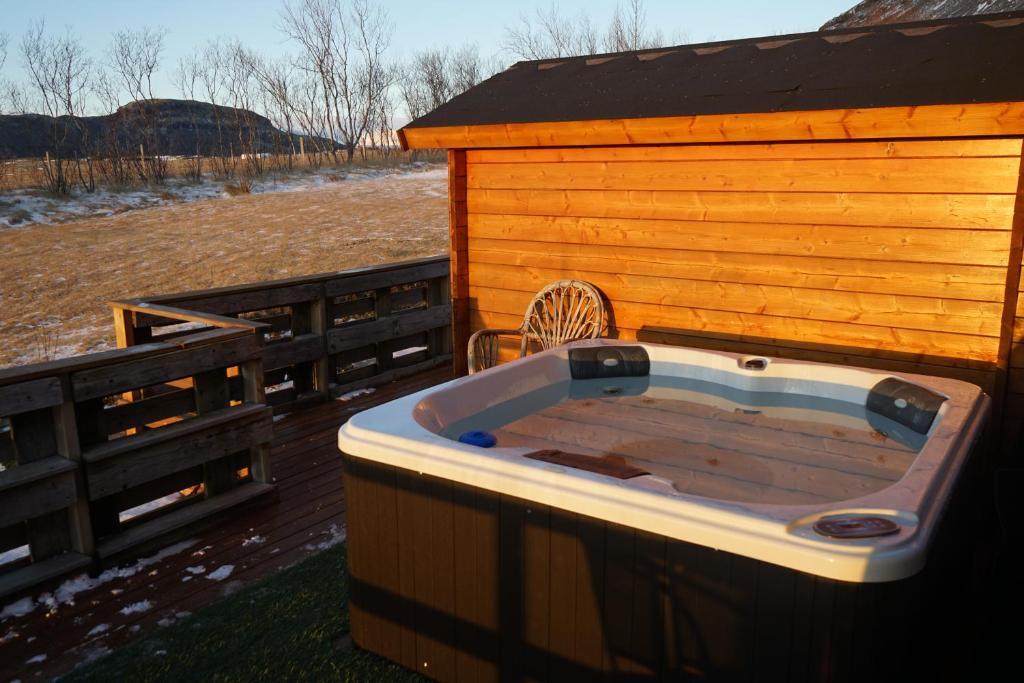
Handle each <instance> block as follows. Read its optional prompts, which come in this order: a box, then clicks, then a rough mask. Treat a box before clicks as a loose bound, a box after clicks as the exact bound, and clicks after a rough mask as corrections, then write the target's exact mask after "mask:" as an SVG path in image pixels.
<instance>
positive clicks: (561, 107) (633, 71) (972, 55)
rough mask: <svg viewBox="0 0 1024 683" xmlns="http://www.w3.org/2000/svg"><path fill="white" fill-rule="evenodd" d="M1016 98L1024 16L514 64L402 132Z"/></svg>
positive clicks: (1021, 87) (1023, 96)
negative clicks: (553, 122) (446, 127)
mask: <svg viewBox="0 0 1024 683" xmlns="http://www.w3.org/2000/svg"><path fill="white" fill-rule="evenodd" d="M1012 101H1024V12H1013V13H1006V14H1000V15H989V16H985V17H969V18H959V19H947V20H938V21H929V22H914V23H907V24H891V25H887V26H878V27H871V28H859V29H845V30H838V31H827V32H820V33H801V34H795V35H788V36H769V37H765V38H751V39H745V40H734V41H727V42H717V43H704V44H701V45H683V46H679V47H672V48H661V49H657V50H641V51H637V52H623V53H616V54H607V55H593V56H589V57H571V58H564V59H550V60H541V61H529V62H519V63H517V64H515V65H513V66H512V67H510V68H509V69H508V70H506V71H503V72H502V73H499V74H497V75H495V76H493V77H491V78H490V79H488V80H486V81H484V82H483V83H481V84H479V85H477V86H476V87H474V88H471V89H470V90H468V91H467V92H465V93H463V94H461V95H459V96H458V97H455V98H453V99H452V100H450V101H449V102H447V103H445V104H443V105H441V106H440V107H438V108H437V109H435V110H434V111H432V112H430V113H428V114H426V115H424V116H421V117H420V118H418V119H416V120H415V121H413V122H412V123H410V124H409V125H408V126H407V128H428V127H435V126H462V125H480V124H489V123H531V122H543V121H581V120H594V119H618V118H647V117H657V116H691V115H708V114H738V113H755V112H780V111H800V110H816V109H818V110H820V109H848V108H864V107H890V106H909V105H931V104H970V103H979V102H1012Z"/></svg>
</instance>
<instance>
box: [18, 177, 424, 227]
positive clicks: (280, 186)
mask: <svg viewBox="0 0 1024 683" xmlns="http://www.w3.org/2000/svg"><path fill="white" fill-rule="evenodd" d="M431 171H433V172H435V173H436V172H437V170H436V169H431V167H430V166H429V165H427V164H423V163H415V164H407V165H404V166H401V167H396V168H358V167H356V168H353V169H351V170H339V169H335V168H326V169H320V170H313V171H309V170H304V171H295V172H291V173H278V174H268V175H267V176H266V177H264V178H262V179H260V180H257V181H255V182H254V183H253V186H252V188H251V194H266V193H270V192H302V191H304V190H311V189H317V188H322V187H325V186H331V185H334V184H336V183H341V182H353V181H359V180H369V179H375V178H386V177H388V176H402V175H408V174H410V173H423V172H431ZM231 196H232V195H231V194H230V193H229V192H228V191H227V189H226V183H225V182H224V181H222V180H216V179H214V178H213V177H211V176H206V177H204V178H203V180H202V181H200V182H192V181H189V180H188V179H186V178H169V179H168V180H167V182H165V183H164V184H163V185H159V186H153V187H144V188H139V189H133V190H123V191H112V190H107V189H100V190H97V191H96V192H92V193H87V192H76V193H75V194H74V195H73V196H71V197H54V196H52V195H49V194H48V193H46V192H43V191H41V190H36V189H28V188H23V189H17V190H8V191H7V192H0V230H3V229H11V228H15V229H18V228H27V227H29V226H31V225H35V224H38V223H42V224H48V225H52V224H55V223H66V222H68V221H73V220H77V219H80V218H93V217H102V216H115V215H117V214H120V213H125V212H126V211H132V210H135V209H145V208H152V207H160V206H170V205H173V204H179V203H182V202H194V201H201V200H204V199H217V198H228V197H231Z"/></svg>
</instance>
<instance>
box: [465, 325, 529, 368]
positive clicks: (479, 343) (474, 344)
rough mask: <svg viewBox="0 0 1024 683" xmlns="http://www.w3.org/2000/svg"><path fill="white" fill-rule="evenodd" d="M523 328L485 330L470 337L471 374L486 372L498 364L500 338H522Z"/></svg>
mask: <svg viewBox="0 0 1024 683" xmlns="http://www.w3.org/2000/svg"><path fill="white" fill-rule="evenodd" d="M522 335H523V330H522V328H519V329H516V330H500V329H496V328H495V329H483V330H477V331H476V332H474V333H473V334H472V335H471V336H470V337H469V349H468V352H467V355H468V360H469V374H471V375H472V374H473V373H474V372H477V371H479V370H486V369H487V368H492V367H494V366H495V365H497V364H498V338H499V337H521V336H522Z"/></svg>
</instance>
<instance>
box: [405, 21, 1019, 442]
mask: <svg viewBox="0 0 1024 683" xmlns="http://www.w3.org/2000/svg"><path fill="white" fill-rule="evenodd" d="M1022 64H1024V12H1021V13H1012V14H1002V15H990V16H987V17H972V18H968V19H953V20H945V21H933V22H918V23H913V24H900V25H891V26H882V27H875V28H858V29H847V30H838V31H829V32H821V33H806V34H797V35H787V36H772V37H766V38H754V39H748V40H735V41H728V42H715V43H705V44H701V45H684V46H679V47H672V48H663V49H657V50H642V51H636V52H623V53H616V54H602V55H593V56H587V57H571V58H560V59H551V60H542V61H525V62H519V63H517V64H515V65H513V66H512V67H510V68H509V69H508V70H506V71H504V72H502V73H499V74H497V75H496V76H494V77H492V78H490V79H489V80H487V81H485V82H483V83H481V84H480V85H478V86H476V87H474V88H472V89H471V90H469V91H468V92H466V93H464V94H462V95H459V96H458V97H456V98H454V99H453V100H451V101H450V102H448V103H447V104H444V105H443V106H441V107H439V108H438V109H436V110H434V111H432V112H430V113H428V114H426V115H425V116H423V117H421V118H419V119H416V120H415V121H413V122H411V123H410V124H409V125H407V126H406V127H405V128H403V129H402V130H401V131H400V137H401V139H402V143H403V145H404V146H405V147H406V148H408V149H422V148H446V149H448V150H449V156H448V159H449V193H450V194H449V202H450V214H451V256H452V276H453V277H452V297H453V310H454V329H455V340H456V343H455V349H456V352H457V353H459V354H461V355H458V356H457V357H456V368H457V370H458V369H462V370H464V369H465V349H466V340H467V338H468V337H469V335H470V333H471V332H472V331H474V330H476V329H479V328H481V327H498V328H507V327H515V326H516V325H517V324H518V322H519V321H520V320H521V319H522V315H523V311H524V310H525V307H526V305H527V303H528V302H529V301H530V298H531V296H532V295H533V294H534V293H535V292H536V291H537V290H538V289H540V288H541V287H542V286H543V285H544V284H546V283H548V282H551V281H553V280H557V279H560V278H578V279H583V280H587V281H589V282H591V283H594V284H595V285H596V286H597V287H599V288H600V289H601V291H602V292H603V294H604V296H606V297H607V299H608V302H609V304H610V309H611V313H612V317H611V320H610V323H609V329H608V334H609V336H613V337H619V338H624V339H640V340H645V341H653V342H663V343H673V344H682V345H689V346H695V347H703V348H713V349H728V350H733V351H740V352H754V353H763V354H770V355H776V356H783V357H790V358H800V359H810V360H821V361H829V362H841V363H848V364H852V365H859V366H868V367H873V368H885V369H890V370H893V371H910V372H921V373H926V374H935V375H945V376H950V377H955V378H959V379H966V380H969V381H971V382H974V383H976V384H979V385H981V386H982V387H983V388H984V389H985V390H986V391H988V392H990V393H991V394H992V395H993V396H994V397H995V399H996V403H997V410H1000V411H1003V410H1008V411H1009V412H1007V413H1006V414H1007V415H1008V416H1011V417H1014V418H1016V416H1019V415H1021V414H1024V347H1021V346H1020V344H1019V342H1020V340H1021V339H1022V338H1024V301H1021V303H1020V304H1019V303H1018V298H1019V297H1018V292H1019V290H1020V287H1021V284H1022V283H1021V247H1022V237H1024V191H1022V190H1024V180H1022V154H1021V152H1022V136H1024V77H1022V74H1024V67H1022V66H1021V65H1022ZM513 355H514V354H513V347H512V346H510V347H509V353H508V357H509V358H511V357H513ZM1017 423H1018V420H1016V419H1012V420H1006V421H1005V422H1004V423H1003V424H1002V425H1001V427H1000V428H1001V429H1003V430H1004V432H1005V433H1007V434H1011V433H1012V434H1015V433H1016V431H1017V429H1016V426H1017Z"/></svg>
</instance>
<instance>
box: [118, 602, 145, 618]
mask: <svg viewBox="0 0 1024 683" xmlns="http://www.w3.org/2000/svg"><path fill="white" fill-rule="evenodd" d="M151 609H153V603H151V602H150V601H149V600H139V601H138V602H133V603H131V604H128V605H125V606H124V607H122V608H121V609H120V610H119V611H120V612H121V614H123V615H125V616H128V615H129V614H141V613H143V612H148V611H149V610H151Z"/></svg>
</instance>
